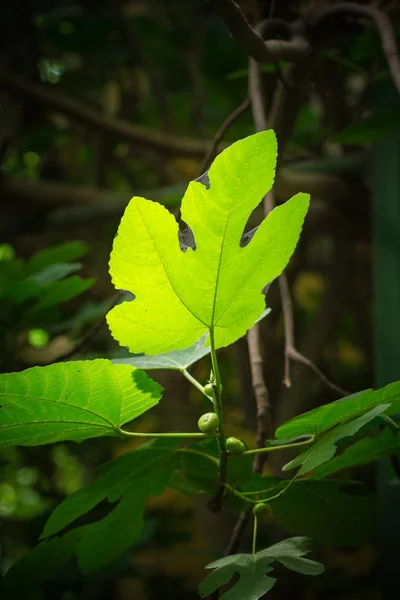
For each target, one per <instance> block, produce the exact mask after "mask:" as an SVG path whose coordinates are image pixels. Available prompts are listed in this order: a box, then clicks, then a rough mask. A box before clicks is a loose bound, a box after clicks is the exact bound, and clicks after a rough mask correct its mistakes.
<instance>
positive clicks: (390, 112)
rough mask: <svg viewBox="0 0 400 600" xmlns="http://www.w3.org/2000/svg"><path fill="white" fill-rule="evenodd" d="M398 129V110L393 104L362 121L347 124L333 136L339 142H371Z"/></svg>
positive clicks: (353, 143)
mask: <svg viewBox="0 0 400 600" xmlns="http://www.w3.org/2000/svg"><path fill="white" fill-rule="evenodd" d="M399 131H400V111H399V108H398V106H393V107H392V108H388V109H386V110H384V111H382V112H380V113H377V114H374V115H373V116H372V117H368V118H366V119H364V120H362V121H357V122H355V123H352V124H351V125H348V126H347V127H346V128H345V129H343V131H341V132H340V133H339V134H338V135H336V136H335V137H334V138H333V141H335V142H338V143H339V144H348V145H356V144H372V143H373V142H377V141H379V140H382V139H384V138H386V137H388V136H389V135H393V134H396V133H398V132H399Z"/></svg>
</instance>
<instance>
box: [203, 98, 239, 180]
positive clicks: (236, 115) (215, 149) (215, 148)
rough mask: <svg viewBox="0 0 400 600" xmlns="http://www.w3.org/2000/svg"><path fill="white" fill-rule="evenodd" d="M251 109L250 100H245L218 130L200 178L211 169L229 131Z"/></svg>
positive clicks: (204, 160) (204, 161)
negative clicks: (219, 146)
mask: <svg viewBox="0 0 400 600" xmlns="http://www.w3.org/2000/svg"><path fill="white" fill-rule="evenodd" d="M249 108H250V100H249V98H245V99H244V100H243V102H242V103H241V104H239V106H238V107H236V108H235V110H233V111H232V112H231V113H230V114H229V115H228V116H227V117H226V119H225V120H224V122H223V123H222V125H221V127H220V128H219V129H218V131H217V133H216V134H215V137H214V139H213V142H212V145H211V147H210V149H209V150H208V151H207V153H206V155H205V157H204V159H203V161H202V163H201V166H200V173H199V176H200V175H202V174H203V173H205V171H206V170H207V169H208V168H209V166H210V164H211V163H212V161H213V160H214V158H215V157H216V155H217V152H218V145H219V143H220V141H221V140H222V138H223V137H224V135H225V134H226V132H227V131H228V129H229V128H230V127H231V125H232V124H233V123H234V122H235V121H236V119H238V118H239V117H240V116H241V115H243V114H244V113H245V112H246V111H247V110H248V109H249Z"/></svg>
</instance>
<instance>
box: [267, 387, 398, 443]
mask: <svg viewBox="0 0 400 600" xmlns="http://www.w3.org/2000/svg"><path fill="white" fill-rule="evenodd" d="M389 403H390V404H391V405H392V406H391V408H390V409H389V410H388V411H387V412H388V413H390V414H396V413H398V412H399V410H400V382H395V383H391V384H389V385H387V386H386V387H384V388H381V389H379V390H365V391H362V392H358V393H356V394H353V395H351V396H347V397H345V398H342V399H341V400H337V401H336V402H331V403H330V404H325V405H324V406H320V407H318V408H315V409H314V410H310V411H309V412H307V413H304V414H303V415H300V416H298V417H295V418H294V419H291V420H290V421H287V423H284V424H283V425H281V426H280V427H278V429H277V430H276V432H275V436H276V437H277V438H278V439H281V440H286V439H288V438H296V437H299V436H302V435H318V434H320V433H322V432H323V431H326V430H327V429H330V428H333V427H334V426H335V425H339V424H340V423H343V422H345V421H350V420H351V419H355V418H357V417H359V416H361V415H362V414H364V413H366V412H368V411H369V410H372V409H373V408H375V407H376V406H378V405H379V404H389Z"/></svg>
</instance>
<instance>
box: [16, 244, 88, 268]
mask: <svg viewBox="0 0 400 600" xmlns="http://www.w3.org/2000/svg"><path fill="white" fill-rule="evenodd" d="M87 252H88V247H87V245H86V244H85V243H84V242H67V243H66V244H60V245H59V246H54V247H53V248H46V249H45V250H41V251H40V252H38V253H37V254H35V255H34V256H33V257H32V258H31V259H30V260H29V262H28V265H27V266H28V272H29V274H33V273H39V272H41V271H43V270H44V269H47V267H50V266H52V265H56V264H60V263H67V262H71V261H75V260H77V259H78V258H81V257H82V256H84V255H85V254H87Z"/></svg>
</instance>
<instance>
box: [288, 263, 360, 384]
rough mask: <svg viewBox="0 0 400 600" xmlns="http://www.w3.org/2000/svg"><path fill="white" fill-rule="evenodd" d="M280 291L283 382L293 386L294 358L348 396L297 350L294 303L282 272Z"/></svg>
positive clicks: (323, 380)
mask: <svg viewBox="0 0 400 600" xmlns="http://www.w3.org/2000/svg"><path fill="white" fill-rule="evenodd" d="M279 292H280V296H281V303H282V313H283V320H284V323H285V375H284V380H283V383H284V384H285V385H286V387H291V385H292V384H291V379H290V361H291V360H293V361H296V362H298V363H300V364H302V365H305V366H306V367H307V368H308V369H310V371H312V372H313V373H315V374H316V375H317V376H318V377H319V378H320V380H321V381H322V382H323V383H324V384H325V385H326V386H327V387H328V388H330V389H331V390H333V391H334V392H336V393H338V394H339V395H340V396H347V395H348V394H349V393H350V392H348V391H346V390H344V389H343V388H341V387H340V386H338V385H336V384H335V383H333V382H332V381H330V380H329V379H328V378H327V377H326V375H324V373H322V371H321V370H320V369H319V368H318V367H317V365H316V364H315V363H314V362H313V361H312V360H310V359H309V358H307V357H306V356H304V355H303V354H301V353H300V352H299V351H298V350H296V347H295V339H294V320H293V305H292V299H291V297H290V291H289V285H288V281H287V277H286V273H282V275H281V276H280V277H279Z"/></svg>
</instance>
